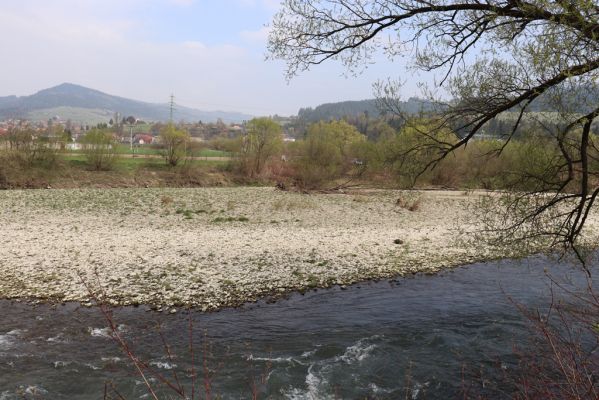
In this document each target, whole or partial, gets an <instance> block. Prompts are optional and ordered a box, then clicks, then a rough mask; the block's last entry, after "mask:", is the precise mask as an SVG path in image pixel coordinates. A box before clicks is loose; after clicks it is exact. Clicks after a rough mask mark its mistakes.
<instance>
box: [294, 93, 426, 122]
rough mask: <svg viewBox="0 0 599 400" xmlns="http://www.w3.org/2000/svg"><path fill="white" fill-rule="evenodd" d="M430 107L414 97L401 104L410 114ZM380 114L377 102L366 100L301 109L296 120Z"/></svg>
mask: <svg viewBox="0 0 599 400" xmlns="http://www.w3.org/2000/svg"><path fill="white" fill-rule="evenodd" d="M431 107H432V103H430V102H428V101H426V100H421V99H418V98H415V97H412V98H410V99H408V100H407V101H404V102H402V108H403V109H404V110H405V111H406V112H408V113H411V114H416V113H418V112H420V111H423V110H430V109H431ZM380 114H381V113H380V110H379V109H378V107H377V101H376V100H375V99H368V100H357V101H342V102H338V103H326V104H321V105H319V106H317V107H315V108H311V107H308V108H301V109H300V110H299V112H298V118H299V119H300V120H303V121H305V122H308V123H310V122H317V121H323V120H325V121H326V120H330V119H341V118H344V117H357V116H360V115H367V116H369V117H373V118H376V117H378V116H380Z"/></svg>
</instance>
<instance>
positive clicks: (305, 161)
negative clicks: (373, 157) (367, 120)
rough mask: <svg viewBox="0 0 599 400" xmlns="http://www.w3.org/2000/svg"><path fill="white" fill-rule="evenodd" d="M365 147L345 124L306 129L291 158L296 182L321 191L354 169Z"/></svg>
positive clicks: (363, 142)
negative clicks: (304, 137)
mask: <svg viewBox="0 0 599 400" xmlns="http://www.w3.org/2000/svg"><path fill="white" fill-rule="evenodd" d="M365 143H366V138H365V136H363V135H361V134H360V132H358V131H357V130H356V128H354V127H353V126H351V125H349V124H348V123H347V122H345V121H331V122H322V121H321V122H318V123H315V124H312V125H310V126H309V127H308V132H307V136H306V139H305V141H302V142H300V143H298V145H297V148H296V150H295V151H296V154H295V157H294V166H295V174H296V176H295V178H296V180H297V182H298V184H299V185H300V186H301V187H303V188H305V189H317V188H322V187H323V186H324V185H326V184H327V183H329V182H331V181H334V180H336V179H338V178H341V177H342V176H344V175H345V174H346V173H348V172H349V171H350V170H352V169H354V168H355V166H356V165H359V164H361V165H363V163H364V161H363V160H362V159H360V158H358V155H359V154H360V153H361V150H362V149H363V147H362V146H364V145H365Z"/></svg>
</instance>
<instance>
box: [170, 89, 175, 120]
mask: <svg viewBox="0 0 599 400" xmlns="http://www.w3.org/2000/svg"><path fill="white" fill-rule="evenodd" d="M170 109H171V114H170V122H171V124H172V123H173V112H174V111H175V95H173V94H171V103H170Z"/></svg>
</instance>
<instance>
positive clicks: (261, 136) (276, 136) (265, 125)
mask: <svg viewBox="0 0 599 400" xmlns="http://www.w3.org/2000/svg"><path fill="white" fill-rule="evenodd" d="M246 129H247V134H246V135H245V136H244V137H243V138H242V144H241V151H240V157H241V163H242V166H243V168H244V170H245V172H246V173H247V174H248V175H249V176H256V175H260V173H261V172H262V170H263V168H264V166H265V165H266V163H267V162H268V160H269V159H270V158H271V157H272V156H274V155H275V154H276V153H277V152H278V151H279V150H280V149H281V147H282V145H283V128H282V127H281V125H279V124H277V123H276V122H275V121H273V120H272V119H270V118H254V119H252V120H251V121H249V122H248V123H247V126H246Z"/></svg>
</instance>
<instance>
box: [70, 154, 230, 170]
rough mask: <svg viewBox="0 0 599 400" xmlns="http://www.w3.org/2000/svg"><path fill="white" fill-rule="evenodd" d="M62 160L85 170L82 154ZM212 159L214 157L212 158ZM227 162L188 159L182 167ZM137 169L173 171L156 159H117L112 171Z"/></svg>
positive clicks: (220, 164) (84, 160)
mask: <svg viewBox="0 0 599 400" xmlns="http://www.w3.org/2000/svg"><path fill="white" fill-rule="evenodd" d="M62 158H63V160H64V161H65V162H66V163H67V164H68V165H70V166H72V167H77V168H87V167H88V164H87V161H86V158H85V155H84V154H78V153H72V154H64V155H62ZM213 158H214V157H213ZM226 164H227V161H224V160H219V159H216V160H211V159H210V158H208V159H206V160H204V159H195V158H194V159H189V160H186V161H185V162H184V163H182V165H184V166H193V167H214V166H224V165H226ZM139 168H147V169H151V170H162V171H169V170H173V167H171V166H169V165H167V164H166V163H165V161H164V159H163V158H158V157H119V158H117V160H116V163H115V166H114V169H115V170H117V171H119V170H120V171H123V170H126V171H133V170H136V169H139Z"/></svg>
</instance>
